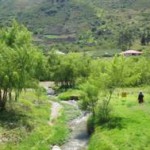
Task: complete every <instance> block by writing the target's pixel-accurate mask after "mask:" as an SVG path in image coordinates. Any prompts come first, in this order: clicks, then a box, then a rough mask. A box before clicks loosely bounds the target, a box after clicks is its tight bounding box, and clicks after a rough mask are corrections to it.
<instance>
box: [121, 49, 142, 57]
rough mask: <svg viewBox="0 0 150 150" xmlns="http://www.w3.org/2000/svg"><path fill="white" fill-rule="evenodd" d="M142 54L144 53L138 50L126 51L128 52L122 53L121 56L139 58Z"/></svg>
mask: <svg viewBox="0 0 150 150" xmlns="http://www.w3.org/2000/svg"><path fill="white" fill-rule="evenodd" d="M141 54H143V52H140V51H137V50H126V51H124V52H121V53H120V55H124V56H138V55H141Z"/></svg>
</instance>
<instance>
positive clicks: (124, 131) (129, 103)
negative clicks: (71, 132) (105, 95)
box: [88, 87, 150, 150]
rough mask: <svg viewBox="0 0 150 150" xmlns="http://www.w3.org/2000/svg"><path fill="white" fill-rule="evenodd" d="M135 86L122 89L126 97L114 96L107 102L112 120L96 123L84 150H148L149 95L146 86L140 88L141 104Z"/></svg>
mask: <svg viewBox="0 0 150 150" xmlns="http://www.w3.org/2000/svg"><path fill="white" fill-rule="evenodd" d="M140 90H141V89H139V88H129V89H124V90H123V91H126V92H127V93H128V94H127V97H121V96H119V95H118V93H120V92H121V91H122V90H118V91H117V92H116V93H115V95H114V96H113V99H112V101H111V105H112V107H113V114H112V116H113V117H112V119H111V120H110V121H109V122H108V123H106V124H103V125H97V127H96V129H95V133H94V134H93V136H92V137H91V139H90V142H89V148H88V150H149V149H150V128H149V126H150V109H149V108H150V94H149V88H148V87H147V88H142V91H143V92H144V95H145V98H144V99H145V102H144V104H141V105H139V104H138V101H137V95H138V92H139V91H140Z"/></svg>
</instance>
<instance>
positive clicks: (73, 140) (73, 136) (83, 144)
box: [52, 101, 89, 150]
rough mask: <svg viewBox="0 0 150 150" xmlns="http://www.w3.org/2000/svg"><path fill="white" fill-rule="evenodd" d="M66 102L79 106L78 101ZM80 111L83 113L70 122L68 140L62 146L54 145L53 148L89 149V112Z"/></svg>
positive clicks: (62, 149)
mask: <svg viewBox="0 0 150 150" xmlns="http://www.w3.org/2000/svg"><path fill="white" fill-rule="evenodd" d="M64 103H68V104H70V105H74V107H77V108H78V105H77V103H76V102H73V101H69V102H64ZM78 109H79V108H78ZM80 112H81V115H80V116H79V117H77V118H75V119H73V120H72V121H70V122H69V123H68V124H69V127H70V129H71V133H70V137H69V139H68V141H67V142H66V143H64V144H63V145H62V146H61V147H58V146H54V147H53V149H52V150H86V149H87V145H88V140H89V135H88V132H87V119H88V116H89V114H88V113H85V112H82V111H80Z"/></svg>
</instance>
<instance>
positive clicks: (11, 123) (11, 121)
mask: <svg viewBox="0 0 150 150" xmlns="http://www.w3.org/2000/svg"><path fill="white" fill-rule="evenodd" d="M26 121H27V116H26V115H25V114H22V113H20V112H18V111H16V110H9V111H8V110H5V111H1V112H0V126H1V127H3V128H6V129H14V128H17V127H20V126H21V125H22V124H24V123H25V122H26ZM25 126H26V125H25Z"/></svg>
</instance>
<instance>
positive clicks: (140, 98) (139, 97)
mask: <svg viewBox="0 0 150 150" xmlns="http://www.w3.org/2000/svg"><path fill="white" fill-rule="evenodd" d="M143 98H144V95H143V93H142V92H140V93H139V95H138V101H139V103H143V102H144V99H143Z"/></svg>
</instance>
